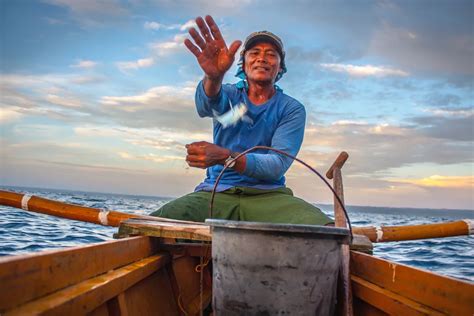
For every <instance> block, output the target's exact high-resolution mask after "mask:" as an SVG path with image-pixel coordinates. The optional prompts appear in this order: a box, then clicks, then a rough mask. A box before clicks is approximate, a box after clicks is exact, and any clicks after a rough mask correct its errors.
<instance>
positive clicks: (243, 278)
mask: <svg viewBox="0 0 474 316" xmlns="http://www.w3.org/2000/svg"><path fill="white" fill-rule="evenodd" d="M206 223H208V224H210V225H211V226H212V262H213V309H214V313H215V315H225V316H227V315H229V316H230V315H320V316H324V315H332V314H333V313H334V310H335V304H336V289H337V288H336V287H337V277H338V271H339V265H340V261H341V251H340V245H341V244H342V243H347V242H348V236H349V232H348V230H347V229H344V228H335V227H325V226H315V225H288V224H272V223H256V222H243V221H226V220H217V219H209V220H206Z"/></svg>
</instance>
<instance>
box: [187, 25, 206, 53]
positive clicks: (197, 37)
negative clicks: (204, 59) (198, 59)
mask: <svg viewBox="0 0 474 316" xmlns="http://www.w3.org/2000/svg"><path fill="white" fill-rule="evenodd" d="M188 33H189V35H191V37H192V38H193V40H194V41H195V42H196V44H197V45H198V46H199V48H201V50H204V48H206V42H204V39H203V38H202V37H201V35H199V33H198V31H196V29H195V28H194V27H192V28H190V29H189V31H188Z"/></svg>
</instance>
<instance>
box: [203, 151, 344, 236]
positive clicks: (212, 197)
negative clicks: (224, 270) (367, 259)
mask: <svg viewBox="0 0 474 316" xmlns="http://www.w3.org/2000/svg"><path fill="white" fill-rule="evenodd" d="M256 149H267V150H271V151H274V152H277V153H279V154H282V155H284V156H287V157H289V158H291V159H293V160H296V161H298V162H299V163H301V164H302V165H304V166H305V167H307V168H308V169H310V170H311V171H312V172H313V173H315V174H317V175H318V177H319V178H320V179H321V180H323V182H324V183H325V184H326V185H327V187H328V188H329V189H330V190H331V191H332V193H333V194H334V197H335V198H336V200H337V202H338V203H339V205H340V206H341V207H342V210H343V211H344V216H345V218H346V220H347V224H348V226H349V233H350V236H351V242H352V240H353V235H352V225H351V220H350V219H349V215H347V210H346V207H345V206H344V203H342V201H341V199H340V198H339V196H338V195H337V193H336V191H334V189H333V188H332V186H331V185H330V184H329V182H327V181H326V179H324V177H323V176H322V175H321V174H320V173H319V172H318V171H317V170H316V169H314V168H313V167H311V166H310V165H308V164H307V163H306V162H304V161H303V160H301V159H299V158H296V157H295V156H292V155H290V154H288V153H287V152H284V151H283V150H279V149H275V148H272V147H268V146H254V147H252V148H249V149H247V150H245V151H243V152H241V153H240V154H238V155H237V156H236V157H235V158H233V159H230V160H229V161H228V162H227V163H226V164H224V168H222V170H221V172H220V173H219V176H218V177H217V179H216V183H215V184H214V187H213V188H212V194H211V203H210V205H209V218H212V208H213V205H214V197H215V195H216V189H217V185H218V184H219V181H220V180H221V178H222V175H223V174H224V171H225V170H226V169H227V168H228V166H229V165H230V164H232V163H233V162H234V161H236V160H237V159H239V158H240V157H242V156H243V155H245V154H247V153H249V152H251V151H254V150H256Z"/></svg>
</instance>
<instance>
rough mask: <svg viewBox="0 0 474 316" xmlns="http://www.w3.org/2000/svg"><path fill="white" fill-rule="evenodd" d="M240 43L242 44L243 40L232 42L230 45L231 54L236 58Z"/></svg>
mask: <svg viewBox="0 0 474 316" xmlns="http://www.w3.org/2000/svg"><path fill="white" fill-rule="evenodd" d="M240 45H242V41H234V42H233V43H232V44H230V47H229V56H231V57H232V58H234V56H235V53H237V51H238V50H239V47H240Z"/></svg>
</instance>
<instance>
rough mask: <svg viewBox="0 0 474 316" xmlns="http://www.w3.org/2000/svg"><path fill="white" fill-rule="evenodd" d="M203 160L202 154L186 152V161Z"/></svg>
mask: <svg viewBox="0 0 474 316" xmlns="http://www.w3.org/2000/svg"><path fill="white" fill-rule="evenodd" d="M205 160H206V158H205V157H204V156H201V155H191V154H188V155H187V156H186V161H188V162H203V161H205Z"/></svg>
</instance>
